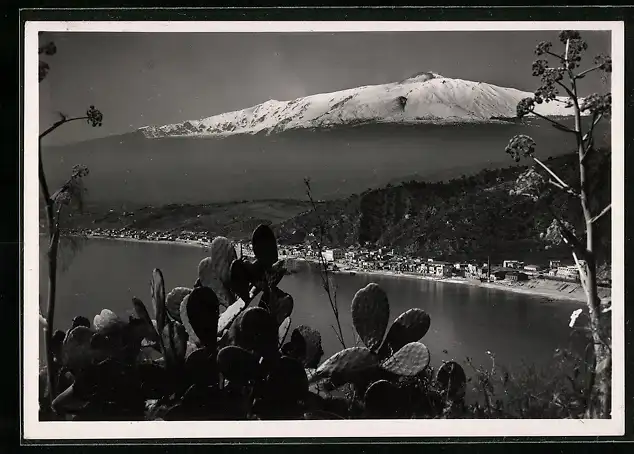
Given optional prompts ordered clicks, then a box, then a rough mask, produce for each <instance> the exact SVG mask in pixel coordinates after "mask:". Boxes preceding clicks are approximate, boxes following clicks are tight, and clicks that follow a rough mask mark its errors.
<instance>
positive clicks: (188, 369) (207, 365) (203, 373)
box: [185, 348, 218, 385]
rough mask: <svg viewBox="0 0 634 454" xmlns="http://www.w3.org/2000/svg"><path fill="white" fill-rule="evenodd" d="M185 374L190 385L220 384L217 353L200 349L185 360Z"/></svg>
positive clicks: (192, 352)
mask: <svg viewBox="0 0 634 454" xmlns="http://www.w3.org/2000/svg"><path fill="white" fill-rule="evenodd" d="M185 374H186V375H187V378H188V380H189V382H190V383H194V384H201V385H213V384H216V383H217V382H218V377H217V368H216V351H211V350H209V349H208V348H198V349H195V350H193V351H191V352H190V353H189V354H188V355H187V356H186V358H185Z"/></svg>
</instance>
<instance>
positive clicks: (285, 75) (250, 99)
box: [40, 31, 610, 144]
mask: <svg viewBox="0 0 634 454" xmlns="http://www.w3.org/2000/svg"><path fill="white" fill-rule="evenodd" d="M46 37H47V38H50V39H53V40H54V41H55V43H56V45H57V49H58V51H57V54H55V55H54V56H51V57H45V58H46V60H47V62H48V63H49V64H50V66H51V71H50V73H49V75H48V77H47V78H46V79H45V80H44V81H43V82H42V83H41V84H40V123H41V124H40V129H41V130H43V129H44V128H45V127H47V125H49V124H50V123H51V122H54V121H55V120H57V119H58V116H57V114H56V112H57V111H61V112H63V113H65V114H67V115H71V116H72V115H80V114H83V112H85V111H86V109H87V107H88V106H89V105H91V104H94V105H95V106H96V107H97V108H98V109H100V110H101V111H102V112H103V114H104V122H103V126H102V127H101V128H94V129H93V128H91V127H89V126H88V125H86V124H85V123H79V122H78V123H74V124H69V125H66V126H65V127H64V128H63V129H62V128H60V129H59V130H58V131H55V132H54V133H53V134H51V135H49V136H48V137H47V138H46V139H45V140H47V143H48V144H62V143H68V142H75V141H81V140H87V139H92V138H96V137H101V136H106V135H111V134H120V133H124V132H128V131H132V130H134V129H136V128H139V127H141V126H145V125H151V124H167V123H176V122H181V121H185V120H193V119H199V118H203V117H208V116H211V115H215V114H218V113H222V112H227V111H231V110H238V109H243V108H246V107H250V106H253V105H255V104H259V103H261V102H264V101H267V100H269V99H278V100H288V99H293V98H297V97H301V96H306V95H310V94H315V93H322V92H329V91H336V90H342V89H346V88H353V87H357V86H362V85H372V84H381V83H387V82H396V81H399V80H402V79H404V78H407V77H409V76H411V75H413V74H415V73H417V72H420V71H434V72H437V73H440V74H442V75H444V76H446V77H453V78H461V79H468V80H476V81H483V82H489V83H492V84H496V85H501V86H507V87H513V88H518V89H522V90H526V91H533V90H534V89H535V88H536V87H537V85H538V79H537V78H535V77H532V76H531V63H532V61H533V60H535V58H536V56H535V55H534V54H533V49H534V47H535V45H536V44H537V43H538V42H539V41H542V40H551V41H553V42H556V43H558V41H557V32H543V31H538V32H377V33H369V32H363V33H351V32H348V33H341V32H340V33H253V34H251V33H234V34H231V33H207V34H205V33H191V34H190V33H115V32H112V33H91V32H83V33H81V32H65V33H49V34H47V35H46ZM583 37H584V38H585V39H586V41H587V42H588V45H589V50H588V57H587V58H586V63H591V57H592V56H594V55H596V54H599V53H609V51H610V35H609V32H583ZM43 39H45V37H44V36H42V40H43ZM583 89H584V91H585V93H582V94H587V93H591V92H602V91H606V90H607V89H608V88H607V85H606V84H605V82H604V81H602V80H601V78H600V77H599V75H597V76H592V77H586V78H585V79H584V81H583Z"/></svg>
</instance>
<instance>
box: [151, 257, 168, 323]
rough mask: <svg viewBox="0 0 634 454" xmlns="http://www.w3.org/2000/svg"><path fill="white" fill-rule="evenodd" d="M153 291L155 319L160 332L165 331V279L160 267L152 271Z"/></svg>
mask: <svg viewBox="0 0 634 454" xmlns="http://www.w3.org/2000/svg"><path fill="white" fill-rule="evenodd" d="M150 290H151V291H152V306H153V307H154V319H155V320H156V327H157V329H158V332H159V333H161V332H163V327H164V326H165V317H166V313H165V280H164V279H163V273H162V272H161V270H159V269H158V268H155V269H154V271H152V285H151V287H150Z"/></svg>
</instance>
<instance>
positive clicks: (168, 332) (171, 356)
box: [162, 322, 189, 365]
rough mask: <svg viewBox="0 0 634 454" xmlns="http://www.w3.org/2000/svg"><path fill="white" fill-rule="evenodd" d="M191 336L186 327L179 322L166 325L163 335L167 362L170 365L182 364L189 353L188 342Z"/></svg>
mask: <svg viewBox="0 0 634 454" xmlns="http://www.w3.org/2000/svg"><path fill="white" fill-rule="evenodd" d="M188 338H189V336H188V334H187V330H186V329H185V327H184V326H183V325H182V324H180V323H178V322H168V323H166V324H165V327H164V328H163V333H162V339H163V345H164V346H165V360H166V361H167V363H168V364H170V365H172V364H173V365H177V364H182V363H183V362H184V361H185V355H186V353H187V340H188Z"/></svg>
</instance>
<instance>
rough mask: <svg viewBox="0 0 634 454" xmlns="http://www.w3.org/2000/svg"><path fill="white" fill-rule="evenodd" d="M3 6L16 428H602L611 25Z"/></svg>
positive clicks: (613, 378)
mask: <svg viewBox="0 0 634 454" xmlns="http://www.w3.org/2000/svg"><path fill="white" fill-rule="evenodd" d="M25 30H26V32H25V33H26V35H25V48H24V49H25V50H24V65H25V66H24V68H25V69H24V71H25V73H24V77H25V111H24V115H25V126H24V143H25V147H24V153H25V154H24V191H25V196H24V202H25V205H24V216H25V218H24V219H25V221H24V226H25V227H24V228H25V234H24V237H25V252H24V253H25V265H24V279H25V280H24V310H23V313H24V333H23V334H24V339H23V346H24V386H25V393H24V424H25V436H28V435H29V434H31V436H33V437H34V438H38V439H63V438H75V439H77V438H82V439H86V438H104V437H105V438H108V437H111V438H117V439H122V438H128V437H129V438H144V437H145V438H161V437H180V438H187V437H202V438H206V437H211V438H214V437H216V438H218V437H221V438H233V437H235V438H245V437H246V438H248V437H267V436H269V437H287V436H288V437H355V436H395V437H396V436H407V437H417V436H445V437H447V436H454V435H455V436H485V435H488V434H490V435H494V436H505V435H508V436H514V435H517V436H522V435H526V436H531V435H532V436H536V435H561V436H566V435H574V436H599V435H622V434H623V431H624V427H625V423H624V411H625V410H624V402H625V399H624V340H623V336H624V334H623V331H624V315H623V314H624V299H625V296H624V295H625V293H624V279H625V278H624V271H623V263H624V252H623V248H624V211H625V210H624V202H623V187H624V139H623V134H624V119H623V115H624V114H623V109H624V95H623V91H624V87H623V85H624V56H623V46H624V38H623V24H622V23H620V22H561V23H559V22H543V23H542V22H490V23H488V22H473V23H465V22H460V23H435V22H426V23H422V22H421V23H418V22H410V23H406V22H404V23H398V22H390V23H378V22H377V23H372V22H367V23H365V22H358V23H346V22H315V23H311V22H286V23H284V22H260V23H258V22H250V23H247V22H242V23H240V22H191V23H187V22H180V23H172V22H162V23H158V22H156V23H154V22H147V23H143V22H27V23H26V28H25ZM36 50H37V55H36V53H35V52H36ZM612 93H614V94H615V96H614V100H613V98H612ZM613 264H614V266H613ZM38 311H39V314H38V313H37V312H38ZM38 315H39V317H38ZM36 319H39V321H38V322H36ZM27 389H28V390H29V391H26V390H27ZM421 420H425V421H421ZM104 422H107V423H108V424H101V423H104ZM130 422H134V424H130ZM137 423H138V424H137Z"/></svg>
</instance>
